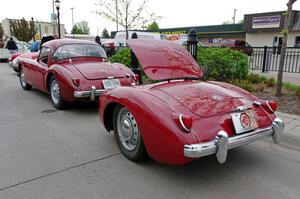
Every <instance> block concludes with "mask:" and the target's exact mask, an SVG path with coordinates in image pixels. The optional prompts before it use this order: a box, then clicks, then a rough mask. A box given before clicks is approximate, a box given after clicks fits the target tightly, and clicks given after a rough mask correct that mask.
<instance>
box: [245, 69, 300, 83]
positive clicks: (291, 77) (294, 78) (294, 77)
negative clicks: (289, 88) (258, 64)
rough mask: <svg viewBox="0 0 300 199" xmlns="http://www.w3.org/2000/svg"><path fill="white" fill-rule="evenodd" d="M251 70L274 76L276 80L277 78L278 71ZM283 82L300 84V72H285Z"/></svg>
mask: <svg viewBox="0 0 300 199" xmlns="http://www.w3.org/2000/svg"><path fill="white" fill-rule="evenodd" d="M250 72H251V73H254V74H258V75H262V76H265V77H269V78H271V77H273V78H274V79H275V80H276V79H277V72H274V71H268V72H264V73H263V72H261V71H259V70H250ZM283 82H289V83H292V84H297V85H300V73H283Z"/></svg>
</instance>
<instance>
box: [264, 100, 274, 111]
mask: <svg viewBox="0 0 300 199" xmlns="http://www.w3.org/2000/svg"><path fill="white" fill-rule="evenodd" d="M266 104H267V106H268V108H269V109H270V111H272V113H274V112H275V111H274V110H273V109H272V107H271V106H270V104H269V101H268V100H266Z"/></svg>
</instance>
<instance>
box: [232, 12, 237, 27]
mask: <svg viewBox="0 0 300 199" xmlns="http://www.w3.org/2000/svg"><path fill="white" fill-rule="evenodd" d="M236 11H237V9H233V17H232V21H233V24H235V15H236Z"/></svg>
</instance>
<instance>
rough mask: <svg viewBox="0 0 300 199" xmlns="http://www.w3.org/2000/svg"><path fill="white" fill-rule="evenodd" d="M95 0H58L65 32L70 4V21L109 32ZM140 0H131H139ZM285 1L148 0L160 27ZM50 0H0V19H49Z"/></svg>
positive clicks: (299, 6)
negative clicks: (97, 11)
mask: <svg viewBox="0 0 300 199" xmlns="http://www.w3.org/2000/svg"><path fill="white" fill-rule="evenodd" d="M97 1H98V0H61V23H63V24H65V26H66V30H67V32H70V31H71V28H72V14H71V9H70V8H71V7H74V20H75V22H79V21H82V20H86V21H88V23H89V25H90V28H91V33H92V34H93V35H96V34H97V29H99V34H101V31H102V30H103V29H104V28H107V29H108V30H109V31H113V30H115V29H116V25H115V24H114V23H112V22H110V21H107V20H105V19H103V18H102V17H100V16H99V15H97V14H95V13H93V11H96V10H98V9H99V7H97V6H96V5H95V3H96V2H97ZM140 1H141V0H133V2H137V3H138V2H140ZM287 1H288V0H226V1H225V0H186V1H182V0H149V3H148V7H149V11H150V12H155V13H156V14H157V15H159V16H163V18H162V19H161V20H160V21H158V24H159V26H160V28H171V27H184V26H201V25H217V24H222V23H223V22H224V21H229V20H232V16H233V9H237V15H236V21H240V20H242V19H243V15H244V14H251V13H258V12H271V11H281V10H286V3H287ZM294 10H300V1H297V2H296V3H295V4H294ZM51 12H52V0H1V11H0V21H2V20H3V19H5V18H13V19H20V18H22V17H25V19H27V20H30V18H31V17H33V18H34V19H35V20H42V21H50V14H51Z"/></svg>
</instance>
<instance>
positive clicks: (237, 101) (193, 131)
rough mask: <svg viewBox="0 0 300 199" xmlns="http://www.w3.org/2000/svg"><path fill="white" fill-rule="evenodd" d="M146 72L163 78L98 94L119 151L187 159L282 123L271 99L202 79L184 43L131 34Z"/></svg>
mask: <svg viewBox="0 0 300 199" xmlns="http://www.w3.org/2000/svg"><path fill="white" fill-rule="evenodd" d="M128 44H129V46H130V47H131V48H132V50H133V51H134V53H135V55H136V57H137V58H138V59H139V62H140V64H141V65H142V67H143V69H144V72H145V74H146V75H147V76H149V77H150V78H151V79H154V80H162V82H160V83H155V84H149V85H141V86H133V87H120V88H116V89H114V90H112V91H109V92H107V93H106V94H105V95H103V96H102V97H101V98H100V100H99V115H100V118H101V121H102V122H103V124H104V126H105V128H106V129H107V130H108V131H110V130H113V131H114V134H115V138H116V142H117V144H118V146H119V148H120V150H121V152H122V153H123V154H124V155H125V156H126V157H127V158H128V159H130V160H134V161H140V160H142V159H143V158H144V157H145V156H146V154H148V155H149V156H150V157H152V158H153V159H154V160H157V161H159V162H162V163H167V164H186V163H188V162H190V161H192V160H194V159H196V158H200V157H203V156H207V155H211V154H216V157H217V160H218V162H219V163H224V162H225V161H226V158H227V151H228V150H229V149H231V148H235V147H238V146H241V145H245V144H248V143H250V142H253V141H256V140H259V139H262V138H265V137H268V136H270V137H273V140H274V142H275V143H278V142H279V140H280V137H281V134H282V133H283V127H284V125H283V122H282V120H280V119H279V118H277V117H276V115H275V114H274V112H275V111H276V108H277V105H276V103H275V102H272V101H265V100H259V99H257V98H256V97H255V96H254V95H252V94H251V93H248V92H247V91H245V90H243V89H241V88H238V87H236V86H233V85H230V84H227V83H224V82H214V81H212V82H203V81H200V80H198V79H199V77H201V76H202V71H201V69H200V67H199V66H198V64H197V62H196V61H195V60H194V59H193V57H192V56H191V55H190V54H189V53H188V52H187V50H186V49H184V48H183V47H181V46H179V45H176V44H174V43H172V42H169V41H147V40H141V39H138V40H128Z"/></svg>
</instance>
